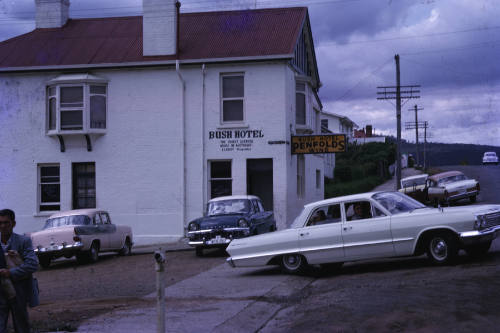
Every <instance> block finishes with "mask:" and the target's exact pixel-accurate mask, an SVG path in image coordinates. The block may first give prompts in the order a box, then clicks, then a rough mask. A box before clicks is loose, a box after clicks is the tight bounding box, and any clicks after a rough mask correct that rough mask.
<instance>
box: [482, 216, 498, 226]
mask: <svg viewBox="0 0 500 333" xmlns="http://www.w3.org/2000/svg"><path fill="white" fill-rule="evenodd" d="M484 218H485V220H486V225H485V226H484V228H491V227H495V226H497V225H500V212H495V213H490V214H486V215H484Z"/></svg>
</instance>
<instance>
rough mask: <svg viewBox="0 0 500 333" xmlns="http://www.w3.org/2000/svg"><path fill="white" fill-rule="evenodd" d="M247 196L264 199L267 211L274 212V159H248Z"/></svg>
mask: <svg viewBox="0 0 500 333" xmlns="http://www.w3.org/2000/svg"><path fill="white" fill-rule="evenodd" d="M247 194H252V195H256V196H258V197H259V198H261V199H262V203H263V204H264V209H265V210H273V159H272V158H260V159H247Z"/></svg>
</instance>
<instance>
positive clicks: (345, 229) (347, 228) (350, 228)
mask: <svg viewBox="0 0 500 333" xmlns="http://www.w3.org/2000/svg"><path fill="white" fill-rule="evenodd" d="M347 230H352V227H344V231H347Z"/></svg>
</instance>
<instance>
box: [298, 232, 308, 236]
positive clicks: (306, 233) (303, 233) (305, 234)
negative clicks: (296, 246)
mask: <svg viewBox="0 0 500 333" xmlns="http://www.w3.org/2000/svg"><path fill="white" fill-rule="evenodd" d="M300 235H301V236H309V233H308V232H302V233H300Z"/></svg>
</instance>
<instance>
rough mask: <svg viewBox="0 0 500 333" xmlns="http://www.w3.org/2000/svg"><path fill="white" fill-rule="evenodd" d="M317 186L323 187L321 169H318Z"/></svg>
mask: <svg viewBox="0 0 500 333" xmlns="http://www.w3.org/2000/svg"><path fill="white" fill-rule="evenodd" d="M316 188H317V189H320V188H321V170H318V169H316Z"/></svg>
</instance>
